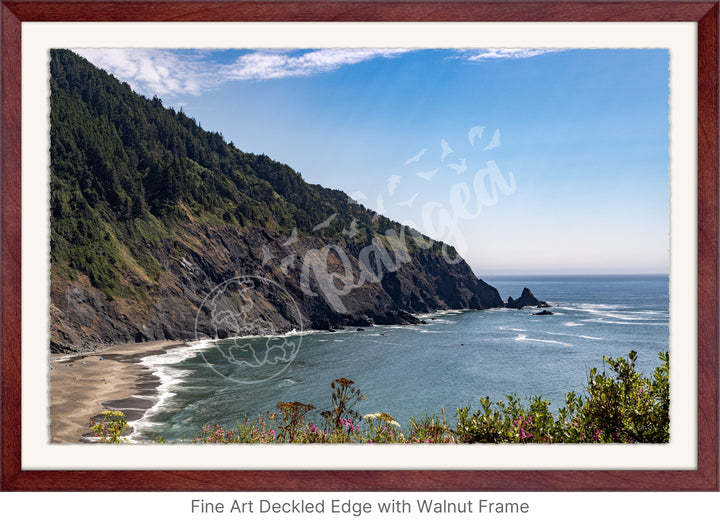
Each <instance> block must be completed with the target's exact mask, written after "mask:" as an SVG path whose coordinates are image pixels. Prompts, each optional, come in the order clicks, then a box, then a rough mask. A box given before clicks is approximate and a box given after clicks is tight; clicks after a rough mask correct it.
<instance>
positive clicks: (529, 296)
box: [505, 288, 550, 310]
mask: <svg viewBox="0 0 720 528" xmlns="http://www.w3.org/2000/svg"><path fill="white" fill-rule="evenodd" d="M526 306H533V307H535V308H549V307H550V305H549V304H548V303H546V302H545V301H540V300H538V299H537V298H536V297H535V296H534V295H533V293H532V292H531V291H530V290H529V289H528V288H523V291H522V293H521V294H520V297H518V298H517V299H513V298H512V297H508V300H507V302H506V303H505V307H506V308H517V309H518V310H520V309H522V308H525V307H526Z"/></svg>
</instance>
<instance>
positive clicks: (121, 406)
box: [50, 341, 185, 443]
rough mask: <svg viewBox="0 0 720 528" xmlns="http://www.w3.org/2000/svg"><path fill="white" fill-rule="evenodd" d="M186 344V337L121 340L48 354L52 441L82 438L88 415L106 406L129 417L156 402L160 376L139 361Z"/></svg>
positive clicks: (135, 415)
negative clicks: (84, 350)
mask: <svg viewBox="0 0 720 528" xmlns="http://www.w3.org/2000/svg"><path fill="white" fill-rule="evenodd" d="M179 346H185V343H183V342H182V341H153V342H148V343H130V344H126V345H118V346H114V347H110V348H107V349H104V350H99V351H97V352H93V353H89V354H82V355H52V356H51V358H50V441H51V442H56V443H76V442H81V441H82V437H83V435H87V434H88V433H90V425H89V424H90V418H92V417H93V416H95V415H97V414H99V413H100V412H102V411H103V410H108V409H109V410H120V411H123V412H124V413H125V415H126V417H127V419H128V421H129V422H131V421H133V420H137V419H138V418H140V417H142V415H143V414H144V412H145V411H146V410H147V409H148V408H150V407H151V406H152V403H153V400H152V396H153V395H154V394H155V390H156V388H157V386H158V385H159V379H158V378H157V377H156V376H154V375H153V373H152V372H150V370H149V369H147V368H144V367H142V366H141V365H140V364H139V363H138V361H139V360H140V359H141V358H143V357H145V356H148V355H156V354H164V353H165V352H166V351H167V350H169V349H171V348H175V347H179Z"/></svg>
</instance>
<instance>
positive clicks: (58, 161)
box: [50, 50, 504, 352]
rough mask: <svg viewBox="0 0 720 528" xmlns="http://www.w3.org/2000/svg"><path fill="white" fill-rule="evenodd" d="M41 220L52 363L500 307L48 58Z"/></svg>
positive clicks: (125, 93) (343, 199) (424, 246)
mask: <svg viewBox="0 0 720 528" xmlns="http://www.w3.org/2000/svg"><path fill="white" fill-rule="evenodd" d="M50 209H51V299H50V300H51V305H50V324H51V350H52V351H53V352H70V351H79V350H85V349H89V348H96V347H98V346H103V345H109V344H115V343H123V342H132V341H148V340H157V339H185V340H188V339H199V338H200V339H201V338H214V337H227V336H232V335H244V334H255V333H277V332H286V331H289V330H292V329H301V328H302V329H310V328H313V329H332V328H335V327H339V326H344V325H353V326H367V325H371V324H408V323H417V322H418V320H417V318H416V317H415V316H414V315H413V314H418V313H422V312H429V311H433V310H439V309H464V308H468V309H483V308H493V307H500V306H504V303H503V302H502V300H501V298H500V295H499V294H498V292H497V290H496V289H495V288H493V287H492V286H490V285H488V284H487V283H485V282H484V281H482V280H480V279H478V278H477V277H475V275H474V274H473V272H472V271H471V269H470V267H469V266H468V265H467V264H466V263H465V262H464V261H463V260H462V259H460V258H457V255H456V254H455V252H454V250H453V249H452V248H446V250H447V251H445V252H443V251H441V248H440V244H439V243H436V242H432V241H430V242H429V243H427V241H424V240H421V239H420V237H419V233H416V232H413V231H411V230H409V229H407V228H405V227H404V226H402V225H400V224H397V223H395V222H392V221H391V220H389V219H387V218H385V217H382V216H380V215H377V214H375V213H374V212H373V211H370V210H368V209H366V208H364V207H362V206H360V205H358V204H356V203H354V202H353V201H352V200H350V199H349V197H348V196H347V195H345V194H344V193H342V192H340V191H334V190H330V189H325V188H322V187H320V186H317V185H310V184H307V183H306V182H305V181H304V180H303V179H302V177H301V176H300V175H299V174H298V173H296V172H295V171H293V170H292V169H291V168H290V167H288V166H286V165H283V164H280V163H278V162H275V161H273V160H271V159H269V158H268V157H266V156H257V155H254V154H249V153H244V152H242V151H240V150H239V149H237V148H236V147H235V146H234V145H232V144H229V143H227V142H225V141H224V140H223V139H222V136H221V135H219V134H217V133H210V132H206V131H204V130H203V129H202V128H200V126H199V125H198V124H197V123H195V121H194V120H193V119H192V118H189V117H188V116H186V115H184V114H183V113H182V112H180V113H177V112H175V111H173V110H171V109H166V108H164V107H163V106H162V104H161V101H159V100H158V99H157V98H155V99H152V100H150V99H146V98H144V97H141V96H139V95H137V94H135V93H133V92H132V91H131V90H130V88H129V86H127V85H125V84H121V83H119V82H118V81H117V80H115V79H114V78H113V77H111V76H110V75H108V74H106V73H105V72H102V71H100V70H98V69H96V68H94V67H93V66H92V65H90V64H89V63H87V62H86V61H84V60H83V59H81V58H80V57H78V56H76V55H74V54H72V53H71V52H68V51H64V50H53V51H52V53H51V204H50ZM448 256H449V257H450V258H448Z"/></svg>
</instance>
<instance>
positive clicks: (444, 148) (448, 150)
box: [440, 139, 455, 161]
mask: <svg viewBox="0 0 720 528" xmlns="http://www.w3.org/2000/svg"><path fill="white" fill-rule="evenodd" d="M440 147H441V148H442V154H441V155H440V161H445V158H446V157H447V155H448V154H452V153H453V152H455V151H454V150H453V149H451V148H450V145H448V142H447V141H445V139H442V140H441V141H440Z"/></svg>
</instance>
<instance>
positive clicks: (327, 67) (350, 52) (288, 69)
mask: <svg viewBox="0 0 720 528" xmlns="http://www.w3.org/2000/svg"><path fill="white" fill-rule="evenodd" d="M406 51H407V50H402V49H323V50H317V51H310V52H306V53H303V54H301V55H290V54H285V53H278V52H273V51H257V52H254V53H249V54H247V55H243V56H241V57H239V58H238V60H237V61H235V63H234V64H232V65H230V66H228V67H227V68H224V72H223V73H224V74H225V75H227V76H228V77H229V78H233V79H242V80H247V79H256V80H265V79H278V78H282V77H301V76H307V75H313V74H317V73H323V72H327V71H331V70H336V69H338V68H340V67H342V66H346V65H349V64H357V63H358V62H363V61H367V60H371V59H374V58H377V57H384V58H388V57H393V56H395V55H399V54H401V53H405V52H406Z"/></svg>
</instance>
